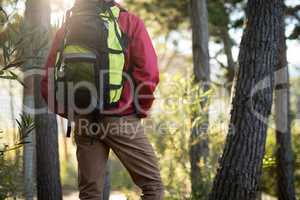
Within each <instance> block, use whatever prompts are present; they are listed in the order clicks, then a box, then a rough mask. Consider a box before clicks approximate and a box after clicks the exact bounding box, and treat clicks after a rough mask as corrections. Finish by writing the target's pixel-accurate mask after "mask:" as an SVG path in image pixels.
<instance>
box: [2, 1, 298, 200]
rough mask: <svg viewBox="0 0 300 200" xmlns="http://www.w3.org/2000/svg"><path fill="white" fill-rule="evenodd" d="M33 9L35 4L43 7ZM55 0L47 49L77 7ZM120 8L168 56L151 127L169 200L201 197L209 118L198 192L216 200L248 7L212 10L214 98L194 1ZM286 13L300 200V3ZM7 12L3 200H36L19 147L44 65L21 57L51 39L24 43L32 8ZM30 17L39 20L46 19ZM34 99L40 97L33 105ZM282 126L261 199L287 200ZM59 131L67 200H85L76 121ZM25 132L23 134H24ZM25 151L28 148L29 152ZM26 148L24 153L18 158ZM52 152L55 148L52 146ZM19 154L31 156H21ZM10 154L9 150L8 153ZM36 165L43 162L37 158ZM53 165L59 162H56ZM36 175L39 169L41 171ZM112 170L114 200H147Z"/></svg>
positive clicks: (271, 132)
mask: <svg viewBox="0 0 300 200" xmlns="http://www.w3.org/2000/svg"><path fill="white" fill-rule="evenodd" d="M27 1H28V2H30V1H32V2H34V1H33V0H27ZM49 1H50V8H51V9H48V10H45V11H44V12H50V16H51V17H50V27H51V28H50V33H49V38H48V39H47V41H46V43H47V42H51V41H52V38H53V35H54V33H55V32H56V30H57V29H58V28H59V27H60V26H61V24H62V22H63V19H64V14H65V12H66V10H67V9H69V8H71V6H72V4H73V0H49ZM28 2H27V3H28ZM117 2H118V3H120V4H121V5H122V6H124V7H125V8H126V9H128V10H129V11H131V12H134V13H135V14H136V15H138V16H139V17H140V18H141V19H143V20H144V22H145V24H146V27H147V29H148V31H149V33H150V35H151V38H152V39H153V43H154V45H155V49H156V51H157V54H158V57H159V69H160V73H161V81H160V84H159V87H158V88H157V90H156V101H155V104H154V106H153V108H152V112H151V116H150V118H149V119H147V120H144V121H143V123H144V125H145V127H146V132H147V134H148V136H149V138H150V140H151V142H152V144H153V145H154V148H155V151H156V152H157V155H158V157H159V164H160V168H161V173H162V178H163V181H164V184H165V188H166V199H170V200H177V199H178V200H183V199H190V198H191V193H192V189H191V188H192V179H191V160H190V152H191V151H190V150H191V145H192V144H191V130H193V127H194V126H195V124H197V123H199V122H201V121H203V120H204V121H205V120H207V113H208V115H209V119H208V123H207V126H208V127H206V128H205V130H206V133H207V134H206V136H205V138H206V139H205V141H206V143H205V147H204V150H202V151H203V152H204V154H203V155H204V158H205V159H203V160H202V159H201V162H199V163H197V165H198V167H199V169H201V173H202V175H203V176H202V177H201V180H200V182H201V187H200V189H199V190H200V191H198V192H199V193H200V194H201V195H202V196H203V199H206V198H205V196H207V193H208V191H209V190H210V188H211V185H212V181H213V178H214V176H215V174H216V169H217V167H218V159H219V157H220V156H221V154H222V150H223V146H224V142H225V138H226V134H227V132H228V121H229V114H230V108H231V106H230V102H231V88H232V83H233V81H234V74H235V70H236V68H237V65H238V64H237V62H238V53H239V48H240V46H239V44H240V41H241V37H242V33H243V27H244V20H245V6H246V1H243V0H210V1H208V2H207V10H208V27H209V29H208V30H209V55H210V56H209V60H210V61H209V62H210V75H209V76H210V79H211V82H212V84H211V87H210V89H209V90H206V91H203V92H200V93H199V92H196V95H195V90H196V91H199V90H200V89H199V88H198V87H197V86H195V84H194V76H195V74H194V71H193V51H192V49H193V48H192V29H191V17H190V13H191V11H192V8H191V6H190V1H189V0H178V1H176V0H164V1H160V0H123V1H121V0H119V1H117ZM285 4H286V7H287V11H286V20H285V22H286V24H285V29H286V31H285V32H286V39H287V40H286V41H287V59H288V68H289V73H290V98H291V107H290V108H291V114H290V116H291V135H292V140H291V142H292V157H293V162H294V166H295V169H294V180H295V188H296V196H297V197H296V198H297V199H300V157H299V155H300V140H299V138H300V123H299V122H300V90H299V88H298V87H299V86H300V56H299V52H300V43H299V41H300V9H299V7H300V2H299V1H298V0H286V1H285ZM0 6H1V9H3V12H1V15H0V21H1V27H0V45H1V46H0V47H1V49H0V54H1V58H0V65H1V66H6V65H7V63H9V62H11V61H15V62H13V64H14V66H13V68H11V70H9V72H7V71H5V72H4V71H3V70H1V71H0V72H1V73H0V75H1V79H0V130H1V132H0V149H4V150H3V151H2V150H1V155H2V156H1V158H0V199H25V196H26V192H24V191H26V190H27V191H30V190H32V191H33V192H34V194H35V192H36V189H34V188H35V187H33V188H28V187H26V181H25V184H24V179H25V178H26V173H25V175H24V166H26V164H24V162H28V161H27V160H26V159H28V157H26V156H25V155H24V153H25V152H28V143H26V140H25V142H19V141H23V140H22V137H25V136H24V134H25V135H26V133H27V132H30V131H28V130H31V120H30V118H26V117H24V116H23V115H21V114H22V113H23V109H24V107H23V103H24V101H26V98H27V100H28V98H29V99H30V95H32V93H31V92H32V91H30V89H28V88H27V89H28V90H24V84H23V83H22V82H23V81H22V80H23V77H22V76H23V75H22V74H23V71H24V70H25V69H26V68H28V67H29V68H30V66H33V65H34V64H33V63H28V62H27V61H25V60H21V61H20V63H18V62H17V59H16V58H19V57H22V56H23V57H24V55H26V51H27V47H29V46H28V44H33V43H35V42H36V40H43V38H38V37H30V38H31V39H30V41H27V43H26V41H25V42H24V38H26V37H27V36H26V34H29V33H30V31H28V30H26V29H25V28H24V24H26V15H25V10H26V1H25V0H0ZM33 7H34V6H33ZM27 12H32V13H35V12H36V11H35V10H31V11H27ZM28 15H29V14H28ZM32 31H34V30H32ZM28 37H29V36H28ZM26 44H27V46H26ZM30 48H31V47H30ZM20 49H22V50H20ZM22 52H23V53H22ZM24 52H25V53H24ZM46 52H47V50H46ZM43 55H46V53H44V54H43ZM44 57H45V56H44ZM2 71H3V72H2ZM31 86H32V85H31ZM32 87H33V86H32ZM31 98H34V97H32V96H31ZM203 99H204V100H203ZM202 100H203V101H205V102H207V101H208V102H209V104H207V105H206V106H205V107H203V106H202V107H201V109H199V104H198V103H197V102H199V101H202ZM273 110H274V109H273ZM195 116H196V117H195ZM16 119H17V120H16ZM274 119H275V112H273V113H272V116H271V118H270V121H269V128H268V138H267V144H266V153H265V158H264V162H263V176H262V183H261V185H260V187H259V189H260V192H261V195H260V198H261V199H265V200H267V199H270V200H273V199H274V200H275V199H278V197H277V194H276V184H277V183H276V181H277V180H276V176H275V175H274V174H276V157H275V152H276V148H277V144H276V134H275V121H274ZM55 123H57V127H58V141H59V142H58V143H59V160H60V177H61V184H62V188H63V193H64V199H70V200H71V199H77V163H76V157H75V151H76V148H75V145H74V141H73V140H72V139H69V138H66V137H65V130H66V128H65V127H66V122H65V121H64V120H63V119H62V118H60V117H57V119H56V122H55ZM229 128H230V127H229ZM24 129H26V130H27V131H26V130H25V131H24ZM20 131H21V132H22V133H23V135H22V134H21V135H20ZM31 140H32V138H31ZM24 144H25V146H26V145H27V150H26V151H25V150H24V148H25V147H23V145H24ZM16 145H17V146H18V147H17V148H16V149H15V148H14V147H15V146H16ZM49 145H52V144H51V143H49ZM19 146H22V147H20V148H19ZM11 148H12V149H11ZM7 150H9V151H8V152H5V151H7ZM31 150H32V149H31ZM32 151H35V150H32ZM2 152H5V153H2ZM29 152H30V147H29ZM33 155H34V154H33ZM50 156H51V154H50ZM29 158H30V157H29ZM32 159H33V160H34V159H35V158H34V156H33V158H32ZM51 159H52V158H51V157H49V162H51ZM27 167H28V166H27ZM31 167H32V168H33V169H34V168H35V166H34V164H33V166H31ZM33 171H34V170H33ZM108 171H109V172H110V173H109V180H110V181H109V182H110V190H111V197H110V199H114V200H117V199H118V200H123V199H133V200H134V199H138V195H139V194H140V191H139V189H138V188H137V187H136V186H135V185H134V184H133V182H132V181H131V179H130V177H129V175H128V173H127V172H126V170H125V169H124V167H123V166H122V165H121V164H120V162H119V161H118V160H117V158H116V157H115V156H114V155H113V153H112V152H111V155H110V162H109V166H108ZM27 175H28V174H27ZM29 176H30V175H29ZM34 176H35V175H34V174H32V180H31V181H32V182H33V184H36V182H35V178H34ZM26 199H27V198H26Z"/></svg>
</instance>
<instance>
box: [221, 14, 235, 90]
mask: <svg viewBox="0 0 300 200" xmlns="http://www.w3.org/2000/svg"><path fill="white" fill-rule="evenodd" d="M224 9H225V8H224ZM220 31H221V33H220V34H221V39H222V41H223V44H224V52H225V55H226V58H227V68H226V74H225V78H226V90H227V91H228V92H229V94H230V92H231V89H232V84H233V80H234V74H235V69H236V63H235V61H234V59H233V54H232V46H233V44H232V39H231V37H230V35H229V29H228V27H223V28H221V30H220Z"/></svg>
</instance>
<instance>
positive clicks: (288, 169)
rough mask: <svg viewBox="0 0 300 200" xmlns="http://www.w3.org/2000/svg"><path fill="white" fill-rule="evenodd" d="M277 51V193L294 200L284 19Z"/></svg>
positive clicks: (281, 196) (281, 199)
mask: <svg viewBox="0 0 300 200" xmlns="http://www.w3.org/2000/svg"><path fill="white" fill-rule="evenodd" d="M278 51H279V53H278V54H279V56H278V64H277V66H276V74H275V84H276V90H275V123H276V144H277V146H276V159H277V166H276V172H277V187H278V188H277V189H278V191H277V193H278V199H279V200H295V199H296V197H295V186H294V175H293V172H294V171H293V170H294V169H293V151H292V147H291V113H290V85H289V84H290V81H289V70H288V63H287V47H286V41H285V23H284V17H282V19H281V21H280V31H279V47H278Z"/></svg>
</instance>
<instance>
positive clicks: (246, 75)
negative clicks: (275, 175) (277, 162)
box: [209, 0, 283, 200]
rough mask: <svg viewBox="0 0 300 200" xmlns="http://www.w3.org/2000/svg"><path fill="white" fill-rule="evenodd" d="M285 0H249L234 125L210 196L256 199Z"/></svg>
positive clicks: (213, 198) (227, 199) (224, 199)
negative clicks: (283, 0) (280, 21)
mask: <svg viewBox="0 0 300 200" xmlns="http://www.w3.org/2000/svg"><path fill="white" fill-rule="evenodd" d="M282 7H283V3H282V0H249V1H248V3H247V9H246V16H247V24H246V29H245V31H244V34H243V38H242V41H241V47H240V48H241V49H240V54H239V59H238V63H239V69H238V73H237V80H236V86H235V94H234V98H233V102H232V111H231V119H230V126H229V128H230V130H229V132H228V135H227V139H226V143H225V148H224V152H223V155H222V158H221V160H220V167H219V169H218V171H217V175H216V177H215V180H214V184H213V188H212V192H211V194H210V196H209V199H210V200H241V199H243V200H254V199H256V195H257V189H258V185H259V181H260V177H261V172H262V160H263V157H264V152H265V143H266V132H267V123H268V117H269V115H270V113H271V107H272V100H273V85H274V68H275V65H276V64H277V53H278V52H277V48H278V36H279V35H278V31H279V20H281V19H280V17H281V13H280V12H282Z"/></svg>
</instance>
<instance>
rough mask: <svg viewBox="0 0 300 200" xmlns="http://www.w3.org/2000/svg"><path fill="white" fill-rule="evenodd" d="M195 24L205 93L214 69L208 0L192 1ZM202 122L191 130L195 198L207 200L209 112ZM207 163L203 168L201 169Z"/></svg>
mask: <svg viewBox="0 0 300 200" xmlns="http://www.w3.org/2000/svg"><path fill="white" fill-rule="evenodd" d="M191 10H192V12H191V21H192V36H193V63H194V75H195V84H200V85H201V88H202V91H204V92H205V91H207V90H208V89H209V81H210V68H209V50H208V41H209V34H208V14H207V3H206V0H191ZM199 104H200V107H202V108H203V109H202V110H201V111H200V110H199V111H197V112H195V113H192V120H193V121H195V120H196V118H197V117H198V116H199V114H200V113H201V112H203V110H208V109H205V107H208V101H207V100H206V101H202V102H199ZM203 119H204V120H201V123H197V124H196V125H195V126H194V127H193V128H192V130H191V137H190V162H191V172H190V176H191V182H192V198H193V199H207V197H208V192H207V191H208V185H207V184H208V180H205V179H207V177H208V175H207V174H206V171H207V170H205V168H206V166H205V165H206V163H207V162H206V161H207V157H208V152H209V147H208V136H207V129H208V124H209V116H208V111H206V113H205V114H204V115H203ZM200 163H203V164H204V165H203V166H200Z"/></svg>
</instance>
